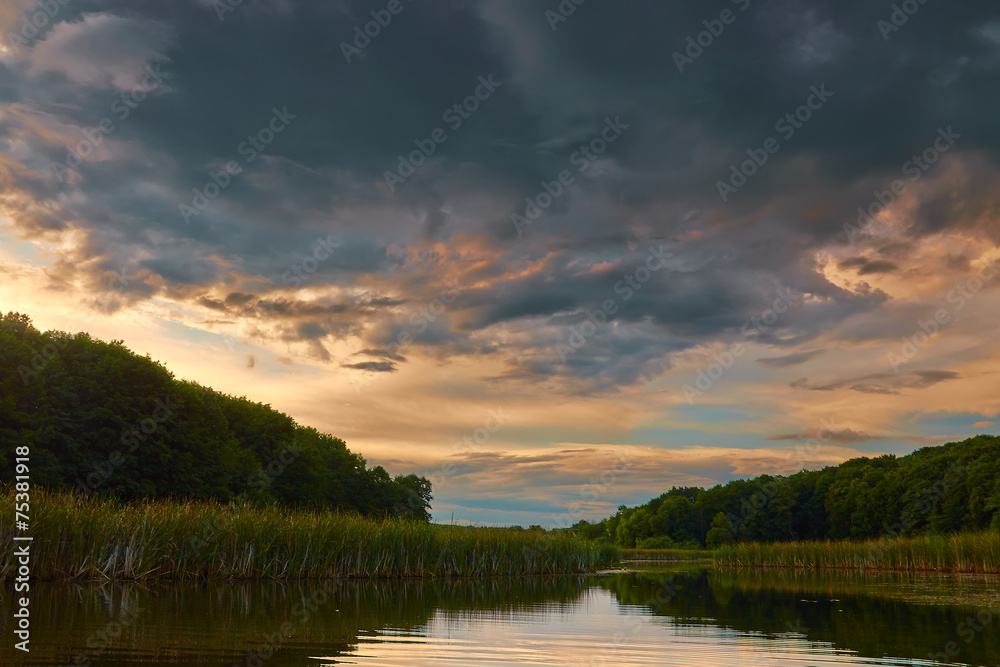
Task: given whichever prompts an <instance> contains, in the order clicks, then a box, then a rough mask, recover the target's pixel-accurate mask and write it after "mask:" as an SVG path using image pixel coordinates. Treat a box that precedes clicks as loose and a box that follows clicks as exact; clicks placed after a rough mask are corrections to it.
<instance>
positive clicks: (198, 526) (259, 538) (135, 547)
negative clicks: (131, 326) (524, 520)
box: [0, 488, 620, 580]
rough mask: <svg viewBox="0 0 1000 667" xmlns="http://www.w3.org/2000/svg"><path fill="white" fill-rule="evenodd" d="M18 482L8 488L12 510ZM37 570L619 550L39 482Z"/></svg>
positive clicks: (463, 570)
mask: <svg viewBox="0 0 1000 667" xmlns="http://www.w3.org/2000/svg"><path fill="white" fill-rule="evenodd" d="M14 495H15V493H14V491H13V490H12V489H9V488H8V489H6V490H3V489H0V508H2V510H3V511H4V512H6V513H7V516H12V515H13V506H14ZM31 516H32V520H31V531H30V532H31V535H32V536H33V537H34V541H33V542H32V546H31V555H32V561H33V566H32V572H31V576H32V578H37V579H128V580H154V579H156V580H159V579H182V580H203V579H214V578H221V579H250V580H270V579H329V578H336V577H359V578H387V577H393V578H395V577H436V576H494V575H504V576H507V575H523V574H567V573H575V572H587V571H591V570H594V569H597V568H598V567H601V566H609V565H612V564H614V563H615V562H617V561H618V559H619V557H620V554H619V552H618V549H616V548H614V547H611V546H608V545H603V546H602V545H596V544H594V543H593V542H587V541H584V540H580V539H576V538H573V537H571V536H569V535H566V534H564V533H563V534H558V535H554V534H552V533H539V532H537V531H530V530H513V529H509V528H474V527H468V526H444V525H439V524H429V523H423V522H419V521H406V520H402V519H398V518H367V517H361V516H357V515H349V514H344V513H341V512H330V511H316V510H297V509H287V508H282V507H277V506H270V507H259V506H251V505H230V506H223V505H220V504H219V503H214V502H194V501H186V502H183V503H182V502H176V501H170V500H146V501H133V502H128V503H126V502H122V501H119V500H117V499H113V498H102V499H92V500H90V501H86V502H85V501H82V500H81V499H80V498H79V496H78V495H76V494H69V493H63V494H57V493H53V492H50V491H45V490H41V489H36V490H33V491H32V492H31ZM15 534H17V531H15V528H14V526H13V524H12V523H11V522H6V523H4V524H3V526H2V527H0V580H5V579H6V580H10V579H12V578H13V577H14V576H15V574H16V570H17V567H18V561H17V556H16V555H15V550H14V545H15V544H17V543H16V542H14V539H13V538H14V536H15Z"/></svg>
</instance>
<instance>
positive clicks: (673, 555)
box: [622, 549, 715, 561]
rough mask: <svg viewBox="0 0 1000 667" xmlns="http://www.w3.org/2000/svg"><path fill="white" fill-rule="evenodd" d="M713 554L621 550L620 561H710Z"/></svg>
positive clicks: (696, 551) (664, 550)
mask: <svg viewBox="0 0 1000 667" xmlns="http://www.w3.org/2000/svg"><path fill="white" fill-rule="evenodd" d="M714 553H715V552H714V551H705V550H698V549H622V560H648V561H681V560H688V561H689V560H712V556H713V554H714Z"/></svg>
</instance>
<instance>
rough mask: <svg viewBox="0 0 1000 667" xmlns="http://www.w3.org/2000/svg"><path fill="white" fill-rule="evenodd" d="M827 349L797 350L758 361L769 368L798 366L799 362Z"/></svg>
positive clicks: (813, 357)
mask: <svg viewBox="0 0 1000 667" xmlns="http://www.w3.org/2000/svg"><path fill="white" fill-rule="evenodd" d="M825 351H826V350H811V351H809V352H797V353H795V354H786V355H784V356H781V357H768V358H765V359H758V360H757V363H758V364H760V365H761V366H767V367H769V368H781V367H784V366H798V365H799V364H804V363H805V362H807V361H809V360H810V359H815V358H816V357H818V356H819V355H821V354H823V352H825Z"/></svg>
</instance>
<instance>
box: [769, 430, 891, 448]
mask: <svg viewBox="0 0 1000 667" xmlns="http://www.w3.org/2000/svg"><path fill="white" fill-rule="evenodd" d="M767 439H768V440H778V441H780V440H797V441H800V442H805V441H817V442H832V443H834V444H838V445H853V444H855V443H858V442H871V441H873V440H890V439H892V438H890V437H889V436H879V435H869V434H868V433H865V432H864V431H854V430H851V429H849V428H845V429H841V430H839V431H830V430H829V429H814V430H811V431H806V432H804V433H783V434H779V435H769V436H767Z"/></svg>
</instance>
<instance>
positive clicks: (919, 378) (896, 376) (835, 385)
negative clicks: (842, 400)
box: [791, 370, 961, 394]
mask: <svg viewBox="0 0 1000 667" xmlns="http://www.w3.org/2000/svg"><path fill="white" fill-rule="evenodd" d="M959 377H961V376H960V375H959V374H958V373H957V372H955V371H935V370H931V371H908V372H905V373H872V374H870V375H863V376H861V377H856V378H849V379H844V380H834V381H831V382H822V383H813V382H810V381H809V380H808V379H806V378H802V379H799V380H795V381H794V382H792V384H791V386H792V387H795V388H798V389H809V390H811V391H834V390H837V389H851V390H853V391H859V392H862V393H865V394H898V393H900V390H902V389H927V388H928V387H933V386H934V385H936V384H938V383H939V382H946V381H948V380H955V379H958V378H959Z"/></svg>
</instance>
